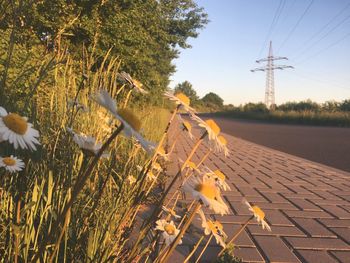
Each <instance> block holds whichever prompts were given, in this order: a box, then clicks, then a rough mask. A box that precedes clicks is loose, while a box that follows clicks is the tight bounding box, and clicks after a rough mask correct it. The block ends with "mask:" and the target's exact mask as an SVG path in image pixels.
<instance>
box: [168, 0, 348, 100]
mask: <svg viewBox="0 0 350 263" xmlns="http://www.w3.org/2000/svg"><path fill="white" fill-rule="evenodd" d="M196 2H197V3H198V5H199V6H202V7H204V9H205V11H206V12H207V13H208V16H209V20H210V22H209V23H208V24H207V26H206V27H205V28H204V29H203V30H201V31H200V35H199V37H198V38H196V39H191V40H190V44H191V45H192V48H191V49H186V50H181V54H180V56H179V58H178V59H176V60H175V61H174V63H175V65H176V67H177V72H176V73H175V74H174V75H173V76H172V77H171V79H172V82H171V84H170V87H174V86H175V85H176V84H177V83H180V82H182V81H185V80H187V81H189V82H191V83H192V85H193V87H194V89H195V90H196V91H197V93H198V95H199V96H200V97H202V96H204V95H205V94H206V93H208V92H211V91H212V92H215V93H217V94H218V95H220V96H221V97H222V98H223V99H224V101H225V104H229V103H232V104H234V105H238V104H244V103H247V102H260V101H263V100H264V93H265V75H266V74H265V72H255V73H252V72H250V70H251V69H253V68H255V67H259V66H262V65H260V64H257V63H255V60H257V59H260V58H264V57H266V56H267V53H268V42H269V41H270V40H271V41H272V46H273V53H274V55H275V56H286V57H288V58H289V60H280V61H276V62H275V63H276V64H285V65H292V66H294V67H295V69H286V70H283V71H282V70H275V94H276V103H277V104H281V103H284V102H286V101H300V100H306V99H311V100H313V101H316V102H324V101H327V100H337V101H341V100H344V99H350V74H349V73H350V0H217V1H214V0H197V1H196ZM279 7H280V8H279ZM278 8H279V10H280V11H281V12H277V10H278ZM303 14H304V15H303ZM274 17H275V23H272V21H273V18H274ZM271 26H272V28H271ZM270 28H271V30H270ZM269 32H270V34H268V33H269Z"/></svg>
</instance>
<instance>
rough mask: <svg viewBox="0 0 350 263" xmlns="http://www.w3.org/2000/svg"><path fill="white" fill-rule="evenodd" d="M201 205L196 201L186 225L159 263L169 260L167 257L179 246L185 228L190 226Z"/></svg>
mask: <svg viewBox="0 0 350 263" xmlns="http://www.w3.org/2000/svg"><path fill="white" fill-rule="evenodd" d="M201 206H202V205H201V203H200V202H199V201H197V203H196V205H195V207H194V208H193V211H192V213H191V214H190V216H189V217H188V220H187V221H186V223H185V224H184V226H183V227H182V228H181V230H180V233H179V234H178V235H177V237H176V239H175V240H174V241H173V243H172V244H171V246H170V248H169V250H168V252H167V253H166V254H165V257H164V258H163V259H162V260H161V262H167V260H168V259H169V257H170V256H171V254H172V253H173V252H174V250H175V248H176V246H177V244H179V242H180V240H181V237H182V236H183V234H184V233H185V231H186V230H187V228H188V227H189V226H190V224H191V222H192V221H193V219H194V216H195V215H196V214H197V212H198V210H199V209H200V208H201Z"/></svg>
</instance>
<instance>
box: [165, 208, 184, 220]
mask: <svg viewBox="0 0 350 263" xmlns="http://www.w3.org/2000/svg"><path fill="white" fill-rule="evenodd" d="M162 209H163V211H164V212H166V213H168V214H169V215H171V216H173V217H174V218H176V219H180V218H181V216H179V215H177V214H176V212H175V211H174V210H173V209H170V208H166V207H165V206H162Z"/></svg>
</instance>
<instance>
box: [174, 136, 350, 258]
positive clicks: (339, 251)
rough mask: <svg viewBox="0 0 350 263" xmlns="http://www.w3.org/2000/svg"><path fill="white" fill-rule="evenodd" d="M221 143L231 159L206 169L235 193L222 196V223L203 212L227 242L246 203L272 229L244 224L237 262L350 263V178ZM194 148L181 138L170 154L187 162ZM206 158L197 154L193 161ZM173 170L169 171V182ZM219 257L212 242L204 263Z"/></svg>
mask: <svg viewBox="0 0 350 263" xmlns="http://www.w3.org/2000/svg"><path fill="white" fill-rule="evenodd" d="M226 137H227V138H228V141H229V149H230V150H231V155H230V156H229V157H227V158H224V157H222V156H218V155H211V157H210V158H209V159H208V161H207V162H206V165H207V166H208V167H210V168H212V169H220V170H221V171H222V172H224V173H225V174H226V177H227V180H228V182H229V184H230V186H231V188H232V190H231V191H227V192H224V193H223V196H224V198H225V200H226V201H227V203H228V204H229V205H230V210H231V211H230V214H229V215H225V216H220V215H215V214H211V212H210V211H205V212H206V213H207V214H208V216H209V215H210V216H212V217H214V218H215V219H217V220H219V221H220V222H222V223H223V225H224V230H225V231H226V233H227V234H228V235H229V237H232V235H233V233H234V232H235V231H236V230H237V229H238V228H239V226H240V225H241V224H242V223H243V222H244V221H246V220H247V219H248V218H249V211H248V209H247V208H246V207H245V205H244V204H242V202H241V201H242V198H243V197H244V198H246V199H247V200H248V201H249V202H251V203H254V204H256V205H258V206H260V207H261V208H262V209H263V210H264V211H265V213H266V218H267V221H268V223H269V224H270V225H271V227H272V232H267V231H263V230H262V229H261V228H260V227H259V226H257V224H256V223H255V222H252V223H251V224H249V225H248V228H247V229H246V230H245V232H243V233H242V234H241V236H240V238H238V240H237V241H236V246H237V249H236V250H235V251H236V252H235V253H236V255H237V256H239V257H241V258H243V260H244V261H245V262H318V263H320V262H327V263H329V262H350V173H347V172H344V171H340V170H336V169H333V168H330V167H327V166H324V165H321V164H317V163H314V162H311V161H308V160H305V159H301V158H298V157H295V156H292V155H288V154H285V153H281V152H278V151H276V150H272V149H269V148H266V147H263V146H260V145H257V144H254V143H250V142H247V141H244V140H241V139H237V138H234V137H232V136H229V135H226ZM192 144H193V142H191V141H190V140H189V139H188V138H187V137H186V136H184V137H182V139H181V140H180V142H179V143H178V147H177V149H176V152H174V154H176V155H177V156H179V157H180V158H182V159H184V158H185V157H184V156H185V155H187V154H188V153H189V151H190V150H191V145H192ZM206 151H207V148H206V147H205V146H201V148H200V149H199V151H198V154H197V155H196V156H194V158H193V161H196V162H198V160H199V158H200V157H201V156H202V155H203V154H204V153H205V152H206ZM176 166H177V165H176V164H175V163H173V164H171V165H169V171H170V174H171V173H173V172H174V171H175V170H176ZM182 202H188V200H182ZM193 225H194V226H192V228H191V229H190V233H189V234H187V235H186V236H187V237H186V238H185V239H184V241H183V245H181V246H180V247H178V249H177V252H176V253H175V254H174V255H173V257H172V260H171V261H169V262H182V261H183V259H184V258H185V256H184V254H188V252H189V251H190V249H191V246H193V244H194V242H195V241H196V238H194V237H193V236H195V233H197V232H198V231H197V232H196V230H198V228H200V222H199V220H197V221H194V224H193ZM189 236H190V238H189ZM219 250H220V248H219V247H218V246H217V245H216V243H215V242H213V241H212V242H211V244H210V246H209V248H208V250H207V252H206V253H205V254H204V256H203V260H202V261H201V262H208V261H210V260H212V259H213V258H215V257H216V254H217V252H218V251H219ZM197 254H198V253H197Z"/></svg>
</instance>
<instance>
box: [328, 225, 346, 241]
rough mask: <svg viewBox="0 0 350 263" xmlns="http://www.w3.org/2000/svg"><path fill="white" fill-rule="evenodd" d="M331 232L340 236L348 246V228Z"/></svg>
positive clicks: (340, 228)
mask: <svg viewBox="0 0 350 263" xmlns="http://www.w3.org/2000/svg"><path fill="white" fill-rule="evenodd" d="M349 227H350V225H349ZM332 230H333V231H334V232H336V233H337V235H338V236H340V237H341V238H343V239H344V240H345V241H346V242H348V243H349V244H350V228H345V227H338V228H332Z"/></svg>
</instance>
